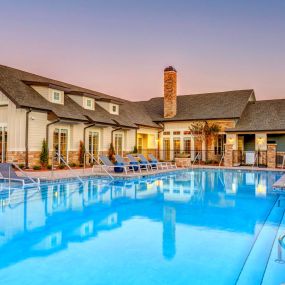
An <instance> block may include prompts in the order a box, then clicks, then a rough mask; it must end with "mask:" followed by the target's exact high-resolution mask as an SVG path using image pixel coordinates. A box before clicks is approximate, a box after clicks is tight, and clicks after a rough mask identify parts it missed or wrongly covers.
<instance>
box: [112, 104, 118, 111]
mask: <svg viewBox="0 0 285 285" xmlns="http://www.w3.org/2000/svg"><path fill="white" fill-rule="evenodd" d="M112 111H113V112H114V113H117V106H115V105H113V107H112Z"/></svg>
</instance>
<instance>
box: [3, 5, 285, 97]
mask: <svg viewBox="0 0 285 285" xmlns="http://www.w3.org/2000/svg"><path fill="white" fill-rule="evenodd" d="M0 4H1V5H0V35H1V41H0V50H1V52H0V64H3V65H8V66H12V67H16V68H19V69H24V70H27V71H30V72H33V73H37V74H41V75H44V76H47V77H51V78H55V79H58V80H62V81H66V82H70V83H74V84H77V85H80V86H83V87H87V88H90V89H93V90H97V91H101V92H104V93H107V94H110V95H113V96H119V97H122V98H126V99H131V100H144V99H149V98H151V97H157V96H162V76H163V68H164V67H166V66H168V65H173V66H175V68H176V69H177V71H178V85H179V86H178V89H179V94H192V93H193V94H194V93H203V92H214V91H224V90H233V89H245V88H253V89H255V92H256V96H257V98H258V99H272V98H285V1H284V0H251V1H249V0H196V1H194V0H175V1H174V0H171V1H168V0H141V1H138V0H113V1H111V0H104V1H103V0H101V1H95V0H93V1H92V0H84V1H79V0H78V1H75V0H49V1H47V0H45V1H41V0H25V1H23V0H21V1H20V0H18V1H15V0H9V1H8V0H1V1H0Z"/></svg>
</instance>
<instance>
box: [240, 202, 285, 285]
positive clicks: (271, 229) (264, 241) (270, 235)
mask: <svg viewBox="0 0 285 285" xmlns="http://www.w3.org/2000/svg"><path fill="white" fill-rule="evenodd" d="M279 199H280V198H279ZM279 199H277V201H276V203H275V204H274V206H273V208H272V210H271V212H270V213H269V215H268V217H267V219H266V221H265V223H264V225H263V227H262V229H261V230H260V232H259V234H258V236H257V239H256V241H255V242H254V244H253V246H252V249H251V251H250V253H249V255H248V257H247V259H246V261H245V263H244V266H243V268H242V271H241V273H240V275H239V277H238V279H237V282H236V284H237V285H248V284H250V285H260V284H262V280H263V275H264V271H265V268H266V265H267V262H268V258H269V256H270V254H271V250H272V246H273V243H274V241H275V239H276V236H277V233H278V228H279V225H280V223H281V222H282V219H283V217H284V211H285V208H284V207H280V204H279Z"/></svg>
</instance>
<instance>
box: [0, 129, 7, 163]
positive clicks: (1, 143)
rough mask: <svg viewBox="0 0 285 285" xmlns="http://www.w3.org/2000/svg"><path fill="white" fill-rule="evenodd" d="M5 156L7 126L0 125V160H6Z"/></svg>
mask: <svg viewBox="0 0 285 285" xmlns="http://www.w3.org/2000/svg"><path fill="white" fill-rule="evenodd" d="M6 157H7V127H3V126H2V127H0V160H1V162H2V163H3V162H6Z"/></svg>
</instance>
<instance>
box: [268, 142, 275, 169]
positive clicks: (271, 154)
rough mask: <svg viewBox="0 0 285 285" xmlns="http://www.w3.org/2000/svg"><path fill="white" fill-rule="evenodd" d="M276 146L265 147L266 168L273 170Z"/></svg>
mask: <svg viewBox="0 0 285 285" xmlns="http://www.w3.org/2000/svg"><path fill="white" fill-rule="evenodd" d="M276 149H277V145H276V144H268V145H267V167H268V168H275V167H276Z"/></svg>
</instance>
